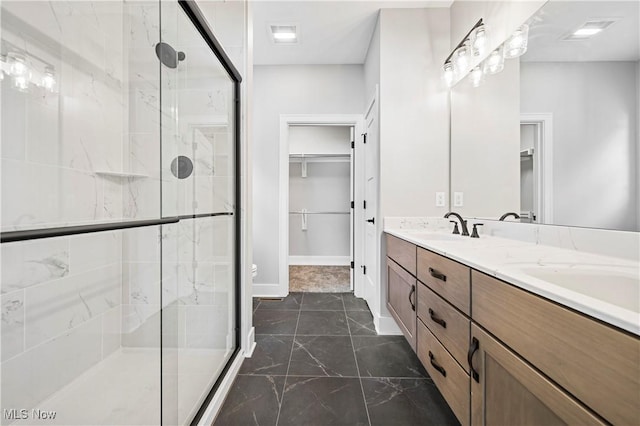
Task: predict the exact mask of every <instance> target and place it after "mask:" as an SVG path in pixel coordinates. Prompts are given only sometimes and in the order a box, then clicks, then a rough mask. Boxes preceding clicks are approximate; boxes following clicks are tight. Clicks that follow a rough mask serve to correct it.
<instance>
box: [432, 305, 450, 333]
mask: <svg viewBox="0 0 640 426" xmlns="http://www.w3.org/2000/svg"><path fill="white" fill-rule="evenodd" d="M429 316H430V317H431V321H433V322H435V323H437V324H440V325H441V326H442V327H443V328H447V322H446V321H445V320H443V319H442V318H438V317H437V316H436V313H435V312H433V309H431V308H429Z"/></svg>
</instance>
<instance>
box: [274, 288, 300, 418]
mask: <svg viewBox="0 0 640 426" xmlns="http://www.w3.org/2000/svg"><path fill="white" fill-rule="evenodd" d="M303 302H304V293H302V297H301V298H300V306H299V308H298V319H297V320H296V329H295V330H294V331H293V340H292V341H291V351H290V352H289V362H288V363H287V372H286V374H285V376H284V383H283V385H282V398H281V399H280V403H279V404H278V416H277V417H276V426H278V423H279V422H280V411H282V404H283V403H284V393H285V389H286V388H287V379H288V378H289V368H290V367H291V358H292V357H293V348H294V346H295V344H296V335H297V332H298V324H300V313H301V312H302V303H303Z"/></svg>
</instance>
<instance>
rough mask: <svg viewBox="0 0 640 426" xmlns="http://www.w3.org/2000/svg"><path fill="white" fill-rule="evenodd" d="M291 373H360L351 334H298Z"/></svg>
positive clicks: (340, 374)
mask: <svg viewBox="0 0 640 426" xmlns="http://www.w3.org/2000/svg"><path fill="white" fill-rule="evenodd" d="M288 374H289V375H290V376H331V377H342V376H347V377H357V376H358V369H357V367H356V359H355V356H354V354H353V346H352V345H351V337H349V336H298V337H296V338H295V340H294V343H293V352H292V353H291V363H290V364H289V373H288Z"/></svg>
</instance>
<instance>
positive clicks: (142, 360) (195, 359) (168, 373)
mask: <svg viewBox="0 0 640 426" xmlns="http://www.w3.org/2000/svg"><path fill="white" fill-rule="evenodd" d="M225 359H226V358H225V351H222V350H206V349H180V353H179V355H178V357H175V356H171V358H170V359H169V358H167V360H166V361H165V363H164V371H165V374H163V380H164V381H165V383H166V384H167V386H171V388H172V389H174V390H175V389H176V388H177V389H178V392H177V394H174V395H168V394H166V393H165V395H164V399H163V403H164V404H165V407H163V409H164V412H165V417H166V419H165V420H166V421H168V423H170V424H175V423H176V422H177V423H178V424H183V423H185V421H186V419H187V418H189V417H192V416H193V414H194V410H197V409H198V408H199V406H195V404H197V402H198V401H200V400H202V398H203V397H204V396H205V395H204V394H205V393H208V391H209V389H210V385H211V383H210V382H211V380H212V379H213V378H214V377H215V376H216V375H217V374H218V373H219V371H218V370H220V369H221V368H222V367H223V366H224V363H225ZM177 373H179V375H178V374H177ZM175 380H177V381H178V383H177V387H176V386H175V385H174V384H173V383H175ZM160 388H161V385H160V351H159V349H141V348H121V349H119V350H118V351H117V352H115V353H113V354H112V355H110V356H109V357H108V358H106V359H104V360H103V361H101V362H100V363H98V364H97V365H96V366H94V367H93V368H91V369H90V370H88V371H86V372H85V373H84V374H82V375H81V376H80V377H78V378H77V379H76V380H74V381H73V382H71V383H70V384H68V385H67V386H65V387H64V388H62V389H60V390H59V391H58V392H56V393H55V394H54V395H52V396H51V397H49V398H48V399H47V400H46V401H44V402H43V403H41V404H39V405H38V406H37V407H33V408H35V409H39V410H42V411H56V416H55V418H54V419H46V420H39V421H37V420H33V419H28V420H19V421H16V422H15V423H13V424H15V425H28V424H29V425H30V424H37V425H43V424H47V425H157V424H160V399H161V396H160V395H161V393H160Z"/></svg>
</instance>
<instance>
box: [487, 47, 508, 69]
mask: <svg viewBox="0 0 640 426" xmlns="http://www.w3.org/2000/svg"><path fill="white" fill-rule="evenodd" d="M503 69H504V51H503V50H502V46H500V47H499V48H497V49H496V50H494V51H493V52H491V53H490V54H489V57H488V58H487V59H485V61H484V73H485V74H497V73H499V72H500V71H502V70H503Z"/></svg>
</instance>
